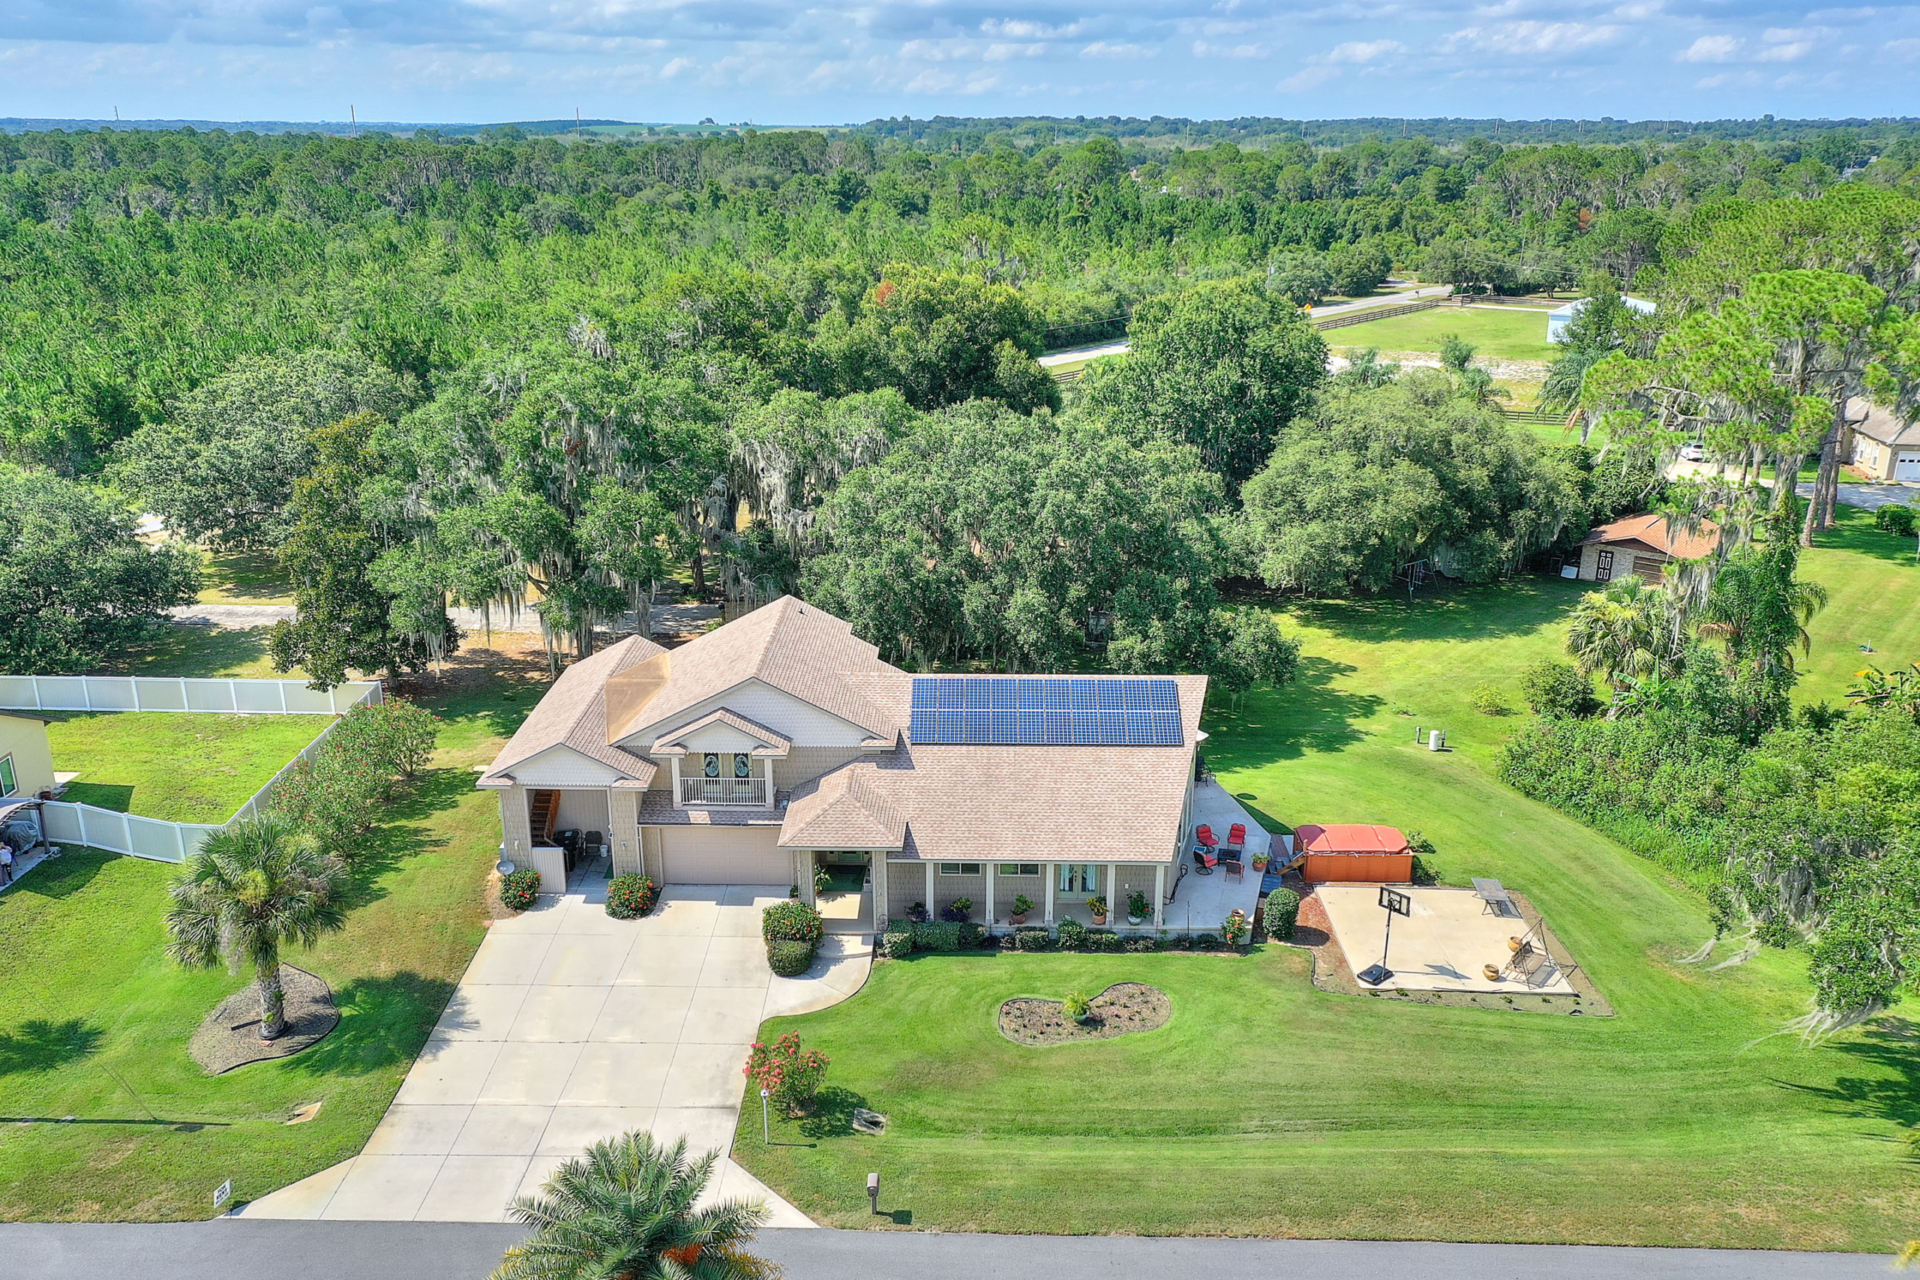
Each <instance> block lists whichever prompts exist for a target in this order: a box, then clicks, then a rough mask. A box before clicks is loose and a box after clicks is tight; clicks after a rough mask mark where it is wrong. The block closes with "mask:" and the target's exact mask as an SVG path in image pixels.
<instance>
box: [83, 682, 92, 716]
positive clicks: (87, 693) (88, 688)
mask: <svg viewBox="0 0 1920 1280" xmlns="http://www.w3.org/2000/svg"><path fill="white" fill-rule="evenodd" d="M80 697H81V698H82V699H83V700H84V701H85V702H86V704H87V710H89V711H91V710H93V677H92V676H81V677H80Z"/></svg>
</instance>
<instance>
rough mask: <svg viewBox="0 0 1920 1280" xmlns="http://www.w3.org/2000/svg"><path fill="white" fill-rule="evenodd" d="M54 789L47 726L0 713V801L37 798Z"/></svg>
mask: <svg viewBox="0 0 1920 1280" xmlns="http://www.w3.org/2000/svg"><path fill="white" fill-rule="evenodd" d="M53 786H54V777H53V748H51V747H50V746H48V745H47V722H46V721H45V720H42V719H41V718H40V717H39V716H30V715H25V714H23V713H21V712H18V711H0V798H4V797H7V796H37V795H39V794H40V793H41V792H42V791H51V790H53Z"/></svg>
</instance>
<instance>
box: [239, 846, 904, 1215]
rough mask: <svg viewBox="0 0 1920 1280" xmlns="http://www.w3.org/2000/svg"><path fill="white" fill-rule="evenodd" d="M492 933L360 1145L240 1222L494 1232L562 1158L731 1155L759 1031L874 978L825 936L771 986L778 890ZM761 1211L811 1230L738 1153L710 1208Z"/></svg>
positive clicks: (248, 1211)
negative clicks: (670, 1150)
mask: <svg viewBox="0 0 1920 1280" xmlns="http://www.w3.org/2000/svg"><path fill="white" fill-rule="evenodd" d="M583 881H584V882H585V884H586V885H587V888H586V889H585V890H584V891H574V892H569V893H567V894H565V895H564V896H562V895H552V896H542V897H541V898H540V899H539V901H538V903H537V904H536V905H535V906H534V907H533V908H532V909H531V910H528V911H526V912H523V913H522V914H520V915H519V916H516V917H514V918H512V919H508V920H501V921H497V922H495V923H494V925H493V927H492V928H491V929H490V930H489V932H488V936H487V938H486V940H485V941H483V942H482V943H481V944H480V949H479V951H478V952H476V953H475V955H474V958H473V962H472V963H471V964H470V965H469V966H468V968H467V972H466V975H465V976H464V977H463V978H462V979H461V982H460V986H459V988H458V989H457V990H456V991H455V993H454V996H453V998H452V1000H451V1001H449V1002H448V1005H447V1008H446V1010H445V1012H444V1013H442V1015H441V1017H440V1021H439V1024H438V1025H437V1026H436V1027H435V1028H434V1031H433V1034H432V1035H431V1036H429V1037H428V1039H427V1043H426V1047H425V1048H424V1049H423V1050H422V1051H421V1054H420V1056H419V1058H418V1059H417V1060H415V1062H414V1064H413V1069H412V1070H411V1071H409V1072H408V1074H407V1078H406V1081H405V1082H404V1083H403V1084H402V1085H401V1086H400V1092H399V1093H398V1094H397V1095H396V1096H395V1098H394V1100H393V1105H392V1106H391V1107H389V1108H388V1109H387V1114H386V1115H385V1116H384V1117H383V1118H382V1119H381V1121H380V1124H379V1125H378V1127H376V1128H375V1130H374V1132H373V1136H372V1137H371V1138H369V1139H368V1141H367V1145H366V1147H365V1148H364V1149H363V1150H362V1151H361V1153H360V1154H359V1155H358V1156H356V1157H355V1158H353V1159H351V1160H347V1161H344V1162H342V1163H341V1164H338V1165H335V1166H333V1167H332V1168H330V1169H326V1170H323V1171H322V1172H320V1173H317V1174H314V1175H313V1176H311V1177H309V1178H306V1179H304V1180H302V1181H300V1182H297V1183H294V1184H293V1185H292V1186H289V1187H284V1188H282V1189H281V1190H279V1191H276V1192H273V1193H272V1194H270V1195H267V1196H264V1197H262V1198H261V1199H259V1200H256V1201H254V1202H253V1203H251V1204H249V1205H247V1206H245V1208H244V1209H243V1210H242V1211H241V1213H242V1215H243V1216H246V1217H261V1218H327V1219H339V1218H351V1219H399V1220H407V1221H416V1222H426V1221H449V1222H500V1221H503V1220H505V1218H506V1211H507V1206H508V1203H509V1202H510V1201H511V1200H512V1199H513V1198H514V1197H515V1196H517V1195H530V1194H535V1193H537V1192H538V1191H539V1189H540V1186H541V1184H542V1183H544V1182H545V1181H546V1179H547V1177H548V1175H549V1174H550V1173H551V1172H552V1171H553V1169H554V1167H555V1166H557V1165H558V1164H559V1163H560V1162H561V1161H563V1160H565V1159H567V1158H568V1157H570V1156H574V1155H578V1154H579V1153H580V1152H581V1151H582V1150H584V1149H585V1148H586V1146H587V1145H588V1144H589V1143H591V1142H594V1141H596V1140H598V1139H600V1138H604V1137H611V1136H615V1135H617V1134H619V1133H622V1132H625V1131H627V1130H630V1129H644V1130H648V1131H650V1132H651V1133H652V1134H653V1135H654V1137H655V1138H656V1139H657V1140H660V1141H664V1142H672V1141H674V1140H676V1139H678V1138H681V1137H684V1138H686V1139H687V1144H688V1146H689V1148H691V1149H692V1150H693V1151H695V1152H704V1151H709V1150H718V1151H720V1152H722V1153H725V1152H727V1151H729V1150H730V1149H731V1147H732V1144H733V1133H734V1127H735V1124H736V1122H737V1121H738V1118H739V1112H740V1105H741V1098H742V1094H743V1092H744V1090H745V1087H746V1078H745V1075H744V1073H743V1068H744V1067H745V1065H746V1060H747V1051H748V1047H749V1046H750V1044H751V1043H752V1041H753V1039H754V1038H755V1036H756V1035H757V1034H758V1032H759V1027H760V1023H761V1021H762V1020H763V1019H764V1018H767V1017H773V1016H778V1015H782V1014H791V1013H802V1012H807V1011H810V1010H813V1009H820V1008H825V1007H827V1006H828V1005H831V1004H836V1003H838V1002H839V1001H841V1000H844V999H846V998H847V997H848V996H849V995H852V994H853V993H854V992H855V991H857V990H859V988H860V986H861V984H862V983H863V982H865V981H866V976H867V970H868V967H869V966H870V964H871V959H872V950H871V948H870V947H869V946H868V945H867V944H866V943H865V941H864V940H863V939H860V938H857V937H847V936H834V937H829V938H828V939H827V940H826V943H825V945H823V946H822V948H821V952H820V956H819V958H818V959H817V960H816V961H815V963H814V966H813V968H812V969H810V970H808V972H807V973H806V974H804V975H802V976H800V977H798V978H776V977H774V976H773V974H772V972H771V971H770V970H769V969H768V968H767V962H766V954H765V949H764V945H763V944H762V942H761V939H760V912H761V909H762V908H763V907H765V906H766V905H768V904H769V903H772V902H776V901H780V900H782V899H784V898H785V897H786V896H787V891H786V887H785V886H784V885H782V886H740V885H735V886H690V885H675V886H672V887H669V888H668V889H667V890H666V891H665V892H663V893H662V895H661V902H660V905H659V906H658V907H657V908H655V910H654V912H653V914H651V915H649V916H647V917H645V918H643V919H640V920H615V919H613V918H611V917H610V916H608V915H607V913H606V909H605V897H604V882H603V881H601V880H600V878H599V877H597V876H594V877H581V876H578V875H576V876H575V885H576V886H579V885H580V884H582V883H583ZM730 1197H745V1198H749V1199H759V1200H763V1201H765V1202H766V1203H767V1204H768V1206H769V1207H770V1209H771V1210H772V1216H771V1218H770V1220H769V1221H770V1223H771V1225H775V1226H812V1225H813V1223H812V1222H811V1220H809V1219H808V1218H807V1217H806V1216H805V1215H804V1214H802V1213H800V1212H799V1211H798V1210H797V1209H795V1208H794V1207H793V1206H792V1205H790V1204H788V1203H786V1202H785V1201H784V1200H782V1199H780V1198H779V1197H778V1196H776V1195H774V1194H773V1193H772V1192H771V1191H769V1190H768V1189H767V1188H766V1187H764V1186H763V1185H761V1184H760V1182H759V1181H758V1180H756V1179H755V1178H753V1176H752V1175H750V1174H749V1173H747V1172H746V1170H744V1169H742V1168H740V1167H739V1166H738V1165H736V1164H734V1163H733V1161H732V1160H731V1159H727V1160H723V1161H722V1163H721V1166H720V1168H719V1169H718V1170H717V1171H716V1174H715V1177H714V1179H713V1182H712V1183H711V1184H710V1185H709V1187H708V1189H707V1194H706V1197H705V1198H706V1199H707V1200H713V1199H716V1198H730Z"/></svg>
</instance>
